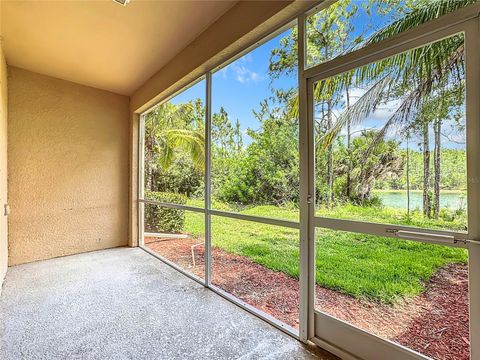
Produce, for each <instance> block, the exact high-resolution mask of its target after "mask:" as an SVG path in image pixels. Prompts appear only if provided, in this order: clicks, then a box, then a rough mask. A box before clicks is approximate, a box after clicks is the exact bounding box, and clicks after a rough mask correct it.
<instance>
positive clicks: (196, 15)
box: [1, 0, 237, 95]
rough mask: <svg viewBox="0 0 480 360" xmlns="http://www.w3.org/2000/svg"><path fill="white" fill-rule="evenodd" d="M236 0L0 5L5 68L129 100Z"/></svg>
mask: <svg viewBox="0 0 480 360" xmlns="http://www.w3.org/2000/svg"><path fill="white" fill-rule="evenodd" d="M236 2H237V1H226V0H223V1H142V0H131V2H130V3H129V4H128V5H127V6H125V7H123V6H121V5H119V4H116V3H114V2H113V0H98V1H79V0H76V1H66V0H64V1H8V0H1V29H2V37H3V47H4V52H5V54H6V59H7V63H8V64H9V65H12V66H16V67H20V68H23V69H27V70H30V71H34V72H38V73H41V74H46V75H49V76H53V77H57V78H60V79H65V80H69V81H73V82H76V83H80V84H84V85H88V86H93V87H96V88H100V89H105V90H109V91H113V92H116V93H119V94H125V95H130V94H132V93H133V92H134V91H135V90H136V89H137V88H138V87H139V86H140V85H141V84H143V83H144V82H145V81H146V80H147V79H148V78H150V77H151V76H152V75H153V74H154V73H155V72H156V71H158V70H159V69H160V68H161V67H162V66H164V65H165V64H166V63H167V62H168V61H169V60H171V59H172V58H173V57H174V56H175V55H176V54H178V53H179V52H180V51H181V50H182V49H183V48H185V47H186V46H187V45H188V44H189V43H190V42H192V41H193V40H194V39H195V38H196V37H197V36H198V35H200V33H202V32H203V31H204V30H205V29H206V28H207V27H208V26H210V25H211V24H212V23H213V22H215V20H217V19H218V18H219V17H220V16H222V15H223V14H224V13H225V12H226V11H227V10H229V9H230V8H231V7H232V6H233V5H234V4H235V3H236Z"/></svg>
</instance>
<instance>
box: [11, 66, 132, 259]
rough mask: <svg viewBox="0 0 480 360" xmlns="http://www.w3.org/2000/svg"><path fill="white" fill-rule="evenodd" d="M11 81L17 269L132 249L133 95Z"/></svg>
mask: <svg viewBox="0 0 480 360" xmlns="http://www.w3.org/2000/svg"><path fill="white" fill-rule="evenodd" d="M8 76H9V77H8V85H9V86H8V108H9V117H8V171H9V181H8V196H9V203H10V206H11V214H10V216H9V224H8V225H9V233H10V237H9V265H16V264H21V263H26V262H31V261H36V260H42V259H49V258H53V257H58V256H64V255H70V254H76V253H80V252H87V251H93V250H98V249H104V248H111V247H116V246H123V245H127V243H128V173H129V170H128V169H129V99H128V97H125V96H121V95H117V94H113V93H110V92H107V91H102V90H98V89H94V88H90V87H86V86H82V85H78V84H74V83H71V82H68V81H64V80H59V79H55V78H51V77H48V76H45V75H39V74H36V73H32V72H29V71H26V70H22V69H18V68H15V67H9V68H8Z"/></svg>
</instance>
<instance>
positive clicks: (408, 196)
mask: <svg viewBox="0 0 480 360" xmlns="http://www.w3.org/2000/svg"><path fill="white" fill-rule="evenodd" d="M408 140H409V135H407V216H410V148H409V146H408V145H409V144H408Z"/></svg>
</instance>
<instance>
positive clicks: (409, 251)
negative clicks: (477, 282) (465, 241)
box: [185, 201, 467, 303]
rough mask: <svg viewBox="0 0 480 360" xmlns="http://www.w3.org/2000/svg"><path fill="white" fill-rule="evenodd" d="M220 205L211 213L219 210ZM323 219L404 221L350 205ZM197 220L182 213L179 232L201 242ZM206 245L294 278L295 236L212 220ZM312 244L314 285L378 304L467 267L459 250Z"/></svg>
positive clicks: (323, 236)
mask: <svg viewBox="0 0 480 360" xmlns="http://www.w3.org/2000/svg"><path fill="white" fill-rule="evenodd" d="M189 204H190V205H197V206H198V205H200V204H201V202H200V203H198V204H197V203H196V202H195V201H192V202H190V203H189ZM220 205H221V204H217V206H214V207H216V208H220ZM222 206H223V209H224V210H231V208H229V207H228V206H227V205H222ZM241 213H244V214H254V215H258V216H267V217H276V218H286V219H296V218H298V212H297V211H296V210H295V209H286V208H277V207H274V206H257V207H254V208H249V209H246V210H242V211H241ZM328 214H329V215H330V216H333V217H340V218H342V217H348V218H354V219H359V220H367V221H368V220H369V219H372V217H374V218H375V219H377V220H378V219H380V218H381V219H384V220H386V222H389V223H400V222H404V220H405V219H404V218H402V215H401V214H399V212H398V211H395V210H392V209H383V210H381V209H378V208H377V209H368V208H361V207H358V206H352V205H348V206H344V207H341V208H335V209H333V210H329V211H328ZM347 215H348V216H347ZM203 219H204V216H203V214H199V213H192V212H187V213H186V223H185V230H186V231H187V232H190V233H192V234H194V235H196V236H203V233H204V229H203ZM402 220H403V221H402ZM409 221H410V224H411V225H416V226H430V225H432V226H433V225H435V227H445V226H447V225H449V224H445V223H442V224H441V225H440V226H439V225H438V223H437V224H429V223H425V222H424V221H423V219H422V218H421V217H420V216H419V217H418V218H411V219H409ZM450 225H451V226H455V224H450ZM212 244H213V246H214V247H218V248H221V249H223V250H226V251H228V252H231V253H234V254H238V255H242V256H246V257H248V258H249V259H251V260H252V261H254V262H256V263H258V264H261V265H263V266H265V267H267V268H269V269H272V270H275V271H282V272H284V273H286V274H288V275H290V276H292V277H295V278H298V275H299V258H300V254H299V236H298V230H295V229H288V228H282V227H277V226H271V225H265V224H258V223H253V222H248V221H240V220H235V219H229V218H224V217H217V216H213V217H212ZM316 244H317V256H316V262H317V267H316V276H317V280H316V281H317V283H318V284H319V285H321V286H325V287H327V288H330V289H335V290H337V291H340V292H343V293H346V294H350V295H353V296H355V297H362V298H366V299H370V300H378V301H381V302H384V303H392V302H394V301H395V300H397V299H399V298H408V297H412V296H415V295H418V294H420V293H421V292H422V291H423V289H424V283H425V282H426V281H428V280H429V279H430V277H431V276H432V275H433V274H434V273H435V272H436V271H437V270H438V269H439V268H440V267H442V266H445V265H447V264H450V263H466V261H467V253H466V251H465V250H463V249H454V248H450V247H447V246H439V245H430V244H424V243H419V242H413V241H400V240H397V239H392V238H386V237H378V236H370V235H362V234H354V233H347V232H340V231H332V230H328V229H318V230H317V235H316Z"/></svg>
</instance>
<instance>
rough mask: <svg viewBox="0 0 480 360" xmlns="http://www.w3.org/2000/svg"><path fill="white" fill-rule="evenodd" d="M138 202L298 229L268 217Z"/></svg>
mask: <svg viewBox="0 0 480 360" xmlns="http://www.w3.org/2000/svg"><path fill="white" fill-rule="evenodd" d="M138 202H139V203H143V204H150V205H157V206H163V207H167V208H171V209H179V210H186V211H194V212H199V213H202V214H204V213H207V214H210V215H214V216H222V217H227V218H232V219H238V220H245V221H251V222H257V223H261V224H268V225H275V226H283V227H287V228H291V229H300V223H299V222H298V221H290V220H282V219H274V218H268V217H263V216H255V215H246V214H240V213H235V212H230V211H221V210H205V209H204V208H198V207H195V206H188V205H181V204H173V203H167V202H162V201H156V200H146V199H139V200H138Z"/></svg>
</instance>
